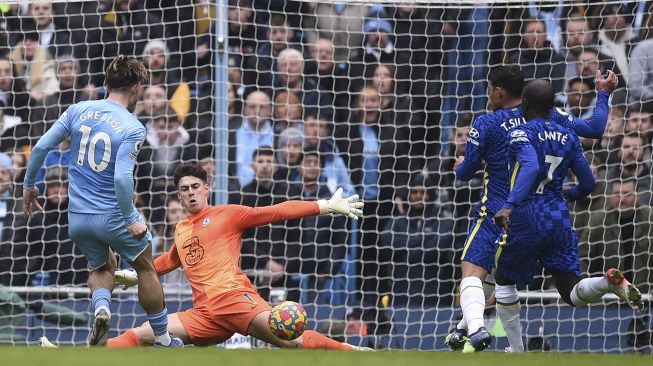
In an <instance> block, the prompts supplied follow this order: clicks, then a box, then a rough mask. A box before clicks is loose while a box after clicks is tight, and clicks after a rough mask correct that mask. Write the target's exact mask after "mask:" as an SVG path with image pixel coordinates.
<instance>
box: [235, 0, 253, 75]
mask: <svg viewBox="0 0 653 366" xmlns="http://www.w3.org/2000/svg"><path fill="white" fill-rule="evenodd" d="M256 26H257V24H255V23H254V11H253V9H252V1H251V0H229V13H228V27H229V44H228V45H229V55H230V56H231V55H237V56H239V57H238V60H242V63H240V62H238V64H237V65H236V67H238V68H242V67H243V66H244V65H247V64H250V61H249V59H250V57H252V56H254V55H255V54H256V45H257V43H258V42H257V41H258V39H257V35H256Z"/></svg>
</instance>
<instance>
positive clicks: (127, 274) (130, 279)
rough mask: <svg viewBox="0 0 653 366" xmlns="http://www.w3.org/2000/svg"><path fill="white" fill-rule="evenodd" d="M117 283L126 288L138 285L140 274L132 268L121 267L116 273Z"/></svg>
mask: <svg viewBox="0 0 653 366" xmlns="http://www.w3.org/2000/svg"><path fill="white" fill-rule="evenodd" d="M114 275H115V277H116V283H117V284H119V285H122V289H123V290H126V289H128V288H130V287H132V286H136V285H138V275H137V274H136V271H133V270H131V269H119V270H117V271H116V272H115V273H114Z"/></svg>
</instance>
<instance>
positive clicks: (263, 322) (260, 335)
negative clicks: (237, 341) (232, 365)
mask: <svg viewBox="0 0 653 366" xmlns="http://www.w3.org/2000/svg"><path fill="white" fill-rule="evenodd" d="M269 319H270V312H269V311H263V312H261V313H259V314H258V315H256V316H255V317H254V319H252V321H251V322H250V323H249V327H248V328H247V332H248V333H249V334H250V335H251V336H252V337H254V338H257V339H260V340H262V341H264V342H267V343H270V344H272V345H274V346H277V347H279V348H306V349H334V350H343V351H352V350H363V348H362V347H356V346H352V345H349V344H347V343H341V342H338V341H335V340H333V339H331V338H329V337H327V336H324V335H322V334H320V333H318V332H315V331H312V330H307V331H304V334H302V335H301V337H299V338H297V339H294V340H292V341H287V340H283V339H280V338H278V337H277V336H275V335H274V333H272V331H271V330H270V322H269ZM365 350H368V349H365Z"/></svg>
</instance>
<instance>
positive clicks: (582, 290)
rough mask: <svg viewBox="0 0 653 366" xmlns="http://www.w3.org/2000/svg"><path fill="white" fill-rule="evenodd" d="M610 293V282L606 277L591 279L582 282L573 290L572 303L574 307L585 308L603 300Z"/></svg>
mask: <svg viewBox="0 0 653 366" xmlns="http://www.w3.org/2000/svg"><path fill="white" fill-rule="evenodd" d="M608 292H610V282H608V279H607V278H605V277H604V276H601V277H590V278H584V279H582V280H580V282H578V283H577V284H576V286H574V288H573V289H572V290H571V294H570V295H569V296H570V297H571V302H572V304H574V306H585V305H587V304H591V303H594V302H598V301H599V300H601V298H602V297H603V295H605V294H607V293H608Z"/></svg>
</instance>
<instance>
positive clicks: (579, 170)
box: [566, 139, 596, 201]
mask: <svg viewBox="0 0 653 366" xmlns="http://www.w3.org/2000/svg"><path fill="white" fill-rule="evenodd" d="M574 143H575V145H576V150H575V154H574V155H575V156H574V159H573V160H572V165H571V171H572V172H574V175H576V178H578V184H577V185H576V186H575V187H573V188H571V189H569V190H568V191H567V192H566V196H567V199H568V200H571V201H573V200H577V199H581V198H583V197H585V196H587V195H588V194H590V193H592V191H593V190H594V187H595V186H596V181H595V180H594V175H593V174H592V168H590V164H589V162H588V161H587V159H586V158H585V155H583V147H582V146H581V145H580V141H578V140H577V139H576V141H574Z"/></svg>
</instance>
